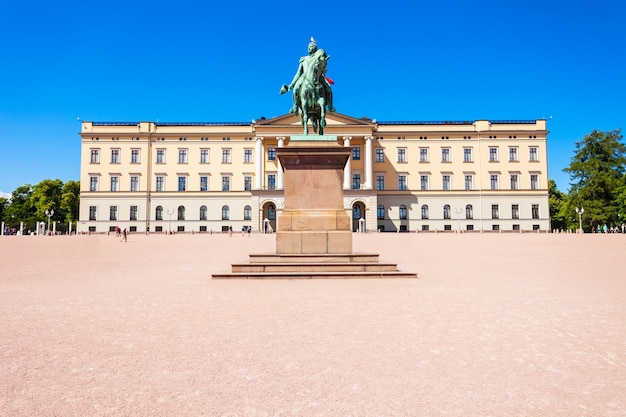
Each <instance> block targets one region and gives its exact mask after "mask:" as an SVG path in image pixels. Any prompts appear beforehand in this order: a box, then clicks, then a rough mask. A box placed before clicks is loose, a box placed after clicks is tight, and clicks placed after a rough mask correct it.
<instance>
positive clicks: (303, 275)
mask: <svg viewBox="0 0 626 417" xmlns="http://www.w3.org/2000/svg"><path fill="white" fill-rule="evenodd" d="M212 278H213V279H367V278H417V274H415V273H412V272H402V271H381V272H315V271H302V272H282V273H276V272H232V273H223V274H213V276H212Z"/></svg>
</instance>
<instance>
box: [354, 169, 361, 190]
mask: <svg viewBox="0 0 626 417" xmlns="http://www.w3.org/2000/svg"><path fill="white" fill-rule="evenodd" d="M352 189H353V190H360V189H361V174H359V173H353V174H352Z"/></svg>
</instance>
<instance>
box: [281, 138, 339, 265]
mask: <svg viewBox="0 0 626 417" xmlns="http://www.w3.org/2000/svg"><path fill="white" fill-rule="evenodd" d="M276 156H277V157H278V159H279V160H280V163H281V166H282V167H283V169H284V170H285V184H284V190H285V207H284V209H283V212H282V214H281V215H280V217H279V218H278V227H277V232H276V253H277V254H293V253H301V254H306V253H311V254H348V253H352V232H351V230H350V217H349V215H348V214H347V213H346V211H345V209H344V208H343V168H344V166H345V165H346V162H347V161H348V158H349V157H350V149H349V148H344V147H342V146H340V145H339V144H338V143H337V141H336V138H335V141H306V142H305V141H296V142H295V143H294V144H293V145H290V146H289V147H285V148H278V149H277V150H276Z"/></svg>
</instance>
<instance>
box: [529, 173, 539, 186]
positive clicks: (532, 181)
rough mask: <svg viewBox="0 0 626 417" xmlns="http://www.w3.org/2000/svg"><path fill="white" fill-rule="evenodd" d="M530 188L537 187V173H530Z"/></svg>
mask: <svg viewBox="0 0 626 417" xmlns="http://www.w3.org/2000/svg"><path fill="white" fill-rule="evenodd" d="M530 189H531V190H538V189H539V175H537V174H530Z"/></svg>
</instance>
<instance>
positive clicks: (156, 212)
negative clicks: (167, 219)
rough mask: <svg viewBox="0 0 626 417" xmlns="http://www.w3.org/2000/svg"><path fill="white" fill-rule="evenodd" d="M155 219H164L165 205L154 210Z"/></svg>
mask: <svg viewBox="0 0 626 417" xmlns="http://www.w3.org/2000/svg"><path fill="white" fill-rule="evenodd" d="M154 220H163V207H162V206H157V207H156V209H155V210H154Z"/></svg>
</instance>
